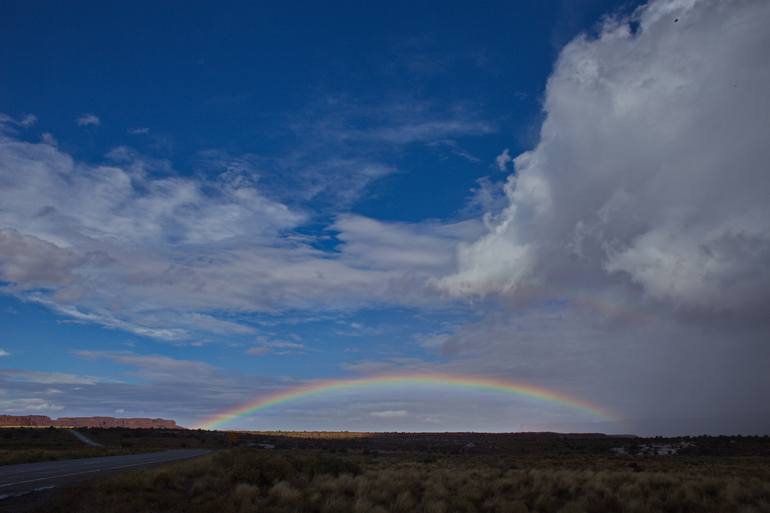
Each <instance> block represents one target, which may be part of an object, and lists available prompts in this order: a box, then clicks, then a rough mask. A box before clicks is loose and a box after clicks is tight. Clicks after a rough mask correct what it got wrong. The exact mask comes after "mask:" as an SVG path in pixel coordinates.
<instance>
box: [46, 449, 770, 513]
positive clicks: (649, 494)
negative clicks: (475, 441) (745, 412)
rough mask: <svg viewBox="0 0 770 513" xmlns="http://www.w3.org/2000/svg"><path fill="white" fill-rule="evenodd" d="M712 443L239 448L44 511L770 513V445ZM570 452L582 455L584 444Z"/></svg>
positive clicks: (115, 483)
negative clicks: (630, 450)
mask: <svg viewBox="0 0 770 513" xmlns="http://www.w3.org/2000/svg"><path fill="white" fill-rule="evenodd" d="M701 442H703V444H702V445H706V446H708V445H709V444H711V445H714V446H716V447H722V449H716V450H715V449H713V448H711V449H710V452H709V451H706V453H698V452H697V451H695V452H691V453H690V454H681V455H676V456H671V457H654V456H632V455H624V456H618V455H611V454H606V453H605V452H604V449H600V448H598V447H597V446H596V444H595V443H594V441H590V443H588V446H587V447H588V450H586V451H582V452H581V451H579V450H573V451H567V452H565V451H564V446H563V445H561V446H560V445H559V444H552V445H549V444H548V443H538V445H537V447H539V450H538V451H528V452H519V451H516V450H513V448H514V447H515V445H516V444H514V443H511V445H510V446H509V447H507V448H506V450H504V451H498V454H493V453H486V452H483V451H482V452H479V453H473V452H470V453H467V452H466V453H457V452H456V451H452V450H450V449H449V448H447V447H440V446H439V447H438V448H437V449H435V450H429V451H426V450H413V449H409V450H400V451H383V450H372V449H368V448H367V449H359V448H355V447H353V448H345V447H337V448H334V449H317V448H315V449H314V448H287V449H277V450H263V449H257V448H248V447H236V448H231V449H227V450H223V451H219V452H217V453H213V454H211V455H208V456H205V457H203V458H200V459H197V460H192V461H187V462H181V463H178V464H173V465H169V466H164V467H161V468H155V469H149V470H141V471H132V472H128V473H123V474H120V475H115V476H112V477H107V478H104V479H101V480H97V481H92V482H88V483H83V484H80V485H77V486H75V487H73V488H69V489H62V490H60V491H58V492H57V493H55V494H54V496H53V497H52V501H51V502H50V503H47V504H46V505H45V508H43V509H40V511H41V512H42V511H45V512H61V513H64V512H66V513H92V512H93V513H95V512H104V511H110V512H115V513H123V512H125V513H129V512H130V513H134V512H137V511H142V512H167V513H171V512H180V513H181V512H185V513H196V512H201V513H202V512H213V511H216V512H222V513H247V512H258V511H259V512H276V513H281V512H286V513H289V512H292V513H297V512H308V513H310V512H314V513H315V512H318V513H347V512H349V513H388V512H390V513H397V512H403V513H415V512H425V513H462V512H465V513H474V512H478V513H482V512H501V513H526V512H540V513H551V512H553V513H580V512H585V513H606V512H627V513H646V512H672V513H673V512H698V513H709V512H714V513H717V512H719V513H723V512H744V513H750V512H752V513H753V512H764V511H770V465H768V463H770V458H768V455H767V454H766V453H762V451H761V450H760V451H757V448H758V447H767V445H768V442H767V439H744V440H740V439H739V440H734V439H726V440H716V439H702V440H701ZM522 443H523V442H522ZM631 443H635V442H631ZM571 444H572V446H577V447H578V448H579V447H580V445H581V442H580V441H579V440H577V441H575V440H573V441H571ZM549 447H551V448H549ZM695 447H697V444H696V445H695ZM573 448H574V447H573ZM747 448H750V449H747ZM720 451H721V452H720Z"/></svg>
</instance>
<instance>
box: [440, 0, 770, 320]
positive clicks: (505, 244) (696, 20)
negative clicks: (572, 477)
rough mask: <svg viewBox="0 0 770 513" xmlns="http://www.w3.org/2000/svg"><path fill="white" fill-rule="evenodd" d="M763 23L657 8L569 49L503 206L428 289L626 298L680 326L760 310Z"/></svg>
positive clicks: (769, 84) (752, 16) (683, 7)
mask: <svg viewBox="0 0 770 513" xmlns="http://www.w3.org/2000/svg"><path fill="white" fill-rule="evenodd" d="M768 23H770V4H768V3H767V2H763V1H735V2H722V1H717V0H688V1H683V0H662V1H657V2H652V3H650V4H649V5H647V6H644V7H642V8H640V9H639V10H638V11H637V12H636V13H634V15H633V16H631V17H630V18H623V19H608V20H607V21H606V22H605V23H604V25H603V27H602V28H601V30H600V33H599V34H598V35H597V36H596V37H589V36H583V37H579V38H577V39H576V40H574V41H572V42H571V43H570V44H568V45H567V46H566V47H565V48H564V49H563V51H562V52H561V55H560V57H559V59H558V61H557V63H556V66H555V69H554V72H553V74H552V76H551V77H550V79H549V81H548V85H547V88H546V93H545V102H544V109H545V112H546V118H545V121H544V123H543V126H542V130H541V134H540V140H539V143H538V144H537V146H536V147H535V148H534V149H533V150H532V151H529V152H525V153H522V154H520V155H518V156H517V157H516V158H515V159H514V163H515V174H513V175H511V176H510V177H509V179H508V182H507V184H506V193H507V196H508V200H509V205H508V206H507V208H506V209H505V210H504V211H503V212H501V213H500V214H499V216H498V217H497V218H496V219H493V220H492V223H491V227H490V231H489V233H488V234H487V235H485V236H484V237H482V238H481V239H479V240H477V241H476V242H474V243H472V244H467V245H464V246H463V247H462V248H461V249H460V251H459V258H460V262H461V264H460V267H459V270H458V272H457V273H455V274H452V275H450V276H447V277H445V278H443V279H441V280H440V281H439V282H438V284H439V286H440V287H442V288H443V289H444V290H446V291H448V292H449V293H450V294H452V295H457V296H479V295H487V294H494V293H503V294H507V295H513V296H516V295H517V294H519V293H522V292H526V291H530V290H532V289H533V288H540V289H545V290H547V291H551V292H552V291H553V290H554V289H558V290H559V291H561V292H563V293H565V294H569V291H574V290H585V289H586V288H592V289H605V292H606V289H616V288H618V287H624V288H625V289H634V288H635V289H637V290H638V291H639V292H641V294H639V296H641V297H642V298H644V299H646V300H650V301H654V302H658V303H660V304H663V305H666V306H667V307H673V308H675V309H677V310H678V311H683V312H688V313H704V312H707V313H713V312H720V313H729V314H730V315H734V314H736V313H741V314H747V315H756V314H758V313H759V312H761V311H767V307H768V306H770V271H769V270H768V268H767V266H766V263H767V262H768V261H770V201H769V200H770V171H768V162H770V144H768V132H767V127H768V125H767V120H768V119H770V101H768V95H767V91H768V90H770V66H768V60H767V49H768V48H770V31H768V30H767V26H768ZM591 293H592V294H601V293H604V292H602V291H601V290H600V291H595V292H591Z"/></svg>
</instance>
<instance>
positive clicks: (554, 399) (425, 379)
mask: <svg viewBox="0 0 770 513" xmlns="http://www.w3.org/2000/svg"><path fill="white" fill-rule="evenodd" d="M383 385H439V386H447V387H457V388H464V389H474V390H481V391H492V392H502V393H506V394H514V395H518V396H521V397H527V398H531V399H537V400H541V401H546V402H550V403H553V404H558V405H561V406H565V407H568V408H571V409H573V410H577V411H580V412H583V413H587V414H589V415H591V416H595V417H598V418H600V419H602V420H613V419H614V417H613V416H612V415H611V414H609V413H608V412H607V411H605V410H604V409H602V408H600V407H599V406H596V405H594V404H591V403H589V402H587V401H583V400H581V399H577V398H575V397H570V396H568V395H566V394H563V393H560V392H556V391H554V390H549V389H547V388H543V387H539V386H536V385H529V384H526V383H516V382H513V381H506V380H502V379H491V378H483V377H476V376H463V375H452V374H436V373H430V374H397V375H384V376H372V377H366V378H353V379H334V380H324V381H314V382H312V383H309V384H304V385H300V386H296V387H292V388H289V389H285V390H282V391H279V392H273V393H268V394H265V395H263V396H260V397H258V398H257V399H255V400H253V401H251V402H249V403H245V404H241V405H240V406H236V407H235V408H231V409H229V410H226V411H224V412H220V413H218V414H216V415H214V416H212V417H210V418H208V419H206V420H204V421H203V422H202V423H200V425H199V426H198V427H200V428H201V429H217V428H221V427H222V426H223V425H224V424H227V423H229V422H230V421H232V420H235V419H237V418H239V417H242V416H244V415H249V414H251V413H254V412H257V411H260V410H264V409H265V408H269V407H271V406H274V405H277V404H282V403H286V402H289V401H293V400H295V399H301V398H305V397H310V396H314V395H319V394H323V393H325V392H332V391H338V390H350V389H359V388H364V387H366V388H369V387H377V386H383Z"/></svg>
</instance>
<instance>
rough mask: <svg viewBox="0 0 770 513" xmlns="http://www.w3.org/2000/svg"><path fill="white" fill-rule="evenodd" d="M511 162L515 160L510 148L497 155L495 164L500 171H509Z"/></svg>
mask: <svg viewBox="0 0 770 513" xmlns="http://www.w3.org/2000/svg"><path fill="white" fill-rule="evenodd" d="M511 162H513V157H511V151H510V150H509V149H508V148H506V149H504V150H503V152H502V153H501V154H500V155H498V156H497V157H495V164H497V169H499V170H500V171H508V164H510V163H511Z"/></svg>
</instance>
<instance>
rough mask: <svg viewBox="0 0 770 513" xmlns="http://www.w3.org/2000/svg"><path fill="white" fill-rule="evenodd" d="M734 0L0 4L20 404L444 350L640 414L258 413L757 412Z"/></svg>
mask: <svg viewBox="0 0 770 513" xmlns="http://www.w3.org/2000/svg"><path fill="white" fill-rule="evenodd" d="M718 4H719V3H718V2H712V1H709V0H694V1H692V2H685V1H675V0H656V1H653V2H650V3H649V4H644V3H643V2H627V1H624V2H610V1H598V0H597V1H593V0H592V1H585V2H571V1H566V0H561V1H548V2H498V3H494V2H493V3H484V4H478V5H470V4H468V3H450V4H437V3H431V2H420V3H414V2H409V3H405V2H404V3H401V2H396V3H387V4H381V5H373V4H360V3H337V4H334V5H326V4H324V5H321V4H318V3H305V4H292V5H278V4H273V5H267V4H264V3H262V4H229V5H221V4H206V3H204V2H200V3H195V5H190V4H189V2H186V3H182V2H179V3H172V2H168V3H164V4H163V5H162V6H158V5H156V4H152V3H144V2H135V3H132V5H124V6H120V7H116V6H114V5H110V4H105V3H103V2H76V3H74V4H72V3H68V4H67V5H63V4H61V3H57V2H7V3H5V4H3V6H2V8H0V9H1V10H2V13H1V14H2V15H0V48H2V50H0V62H1V63H2V70H3V71H2V77H3V78H2V80H0V113H2V114H0V139H1V140H0V142H2V150H0V188H2V192H0V292H1V293H2V294H0V350H2V352H0V354H3V356H1V357H0V379H2V381H0V384H2V385H3V388H2V389H1V390H0V391H2V394H0V411H3V412H5V411H7V412H9V413H38V414H49V415H53V416H56V415H76V414H83V415H85V414H89V415H93V414H116V415H125V416H165V417H174V418H176V419H177V420H179V421H180V422H182V423H185V424H193V423H195V422H197V421H198V420H200V419H201V418H205V417H206V416H209V415H212V414H214V413H216V412H217V411H220V410H224V409H227V408H230V407H232V406H234V405H237V404H240V403H242V402H248V401H249V400H250V399H252V398H254V397H257V396H259V395H260V394H265V393H268V392H270V391H275V390H280V389H282V388H285V387H291V386H293V385H296V384H300V383H304V382H307V381H309V380H314V379H322V378H341V377H355V376H366V375H372V374H381V373H403V372H450V373H456V374H472V375H478V376H485V377H495V378H504V379H510V380H517V381H523V382H527V383H531V384H534V385H538V386H544V387H548V388H552V389H554V390H559V391H562V392H564V393H568V394H570V395H574V396H575V397H579V398H582V399H585V400H589V401H592V402H594V403H596V404H598V405H601V406H602V407H604V408H606V409H608V410H610V411H613V412H615V413H616V416H617V417H618V419H621V422H617V423H615V424H611V423H610V424H608V423H606V422H605V423H602V422H600V420H598V419H594V418H587V417H585V416H584V415H583V413H581V412H575V411H569V410H565V409H564V408H561V407H558V406H555V405H552V404H533V403H532V402H531V401H522V400H520V399H517V398H511V397H499V396H494V395H492V396H489V397H487V396H483V394H482V395H479V394H478V393H475V394H474V393H471V392H468V393H461V394H459V395H458V396H457V397H453V396H451V395H447V394H439V395H438V396H436V392H435V391H431V390H424V391H423V390H414V391H412V392H411V393H410V394H408V395H407V396H404V394H403V393H401V394H396V396H392V397H391V396H388V394H387V391H382V392H378V393H376V394H374V395H372V393H371V392H370V393H369V395H367V394H366V393H363V392H362V393H360V394H354V397H353V398H352V399H351V397H349V396H345V397H335V396H333V395H332V396H329V397H324V398H322V399H319V400H318V402H316V403H313V404H304V403H303V404H301V405H300V406H301V408H300V407H294V408H292V407H289V406H286V407H281V408H276V409H275V410H271V411H270V412H265V413H264V414H263V415H262V416H256V417H250V418H244V419H241V420H240V421H239V422H240V424H239V426H240V427H259V428H276V429H287V428H296V429H300V428H303V429H304V428H324V429H378V430H388V429H411V430H451V429H477V430H484V429H487V430H516V429H540V428H543V429H546V428H548V429H575V430H582V429H587V430H619V431H620V430H629V429H631V430H641V431H644V430H647V431H649V432H665V431H667V430H668V431H672V430H679V431H682V430H685V431H686V430H693V429H706V430H708V429H711V430H718V431H724V430H730V429H733V430H739V431H740V430H744V431H762V430H763V429H765V428H766V427H767V426H768V419H770V414H768V411H767V409H766V407H759V406H758V405H759V404H761V401H758V400H757V398H759V397H761V396H762V394H763V393H764V391H767V390H770V382H768V379H767V378H766V377H763V367H762V366H761V365H759V364H758V363H757V362H761V361H766V359H765V358H766V357H767V356H768V353H767V349H766V348H765V345H763V344H762V343H761V342H760V341H761V340H763V339H765V337H766V335H767V334H768V325H767V323H766V322H765V321H764V320H763V316H762V312H763V311H766V310H765V308H766V306H767V305H768V304H770V303H768V296H767V292H766V290H768V288H767V287H765V286H764V285H765V284H766V280H767V273H766V271H762V270H761V269H762V262H763V261H765V257H766V256H767V255H768V254H770V253H768V248H770V245H769V243H768V237H767V233H768V231H767V228H768V226H767V224H766V219H767V218H770V216H767V215H765V214H767V207H766V205H765V203H766V192H767V180H766V173H765V172H764V171H762V165H761V164H759V163H760V162H763V159H764V157H765V156H766V155H765V154H766V153H767V150H766V149H764V146H766V145H763V144H762V142H761V139H762V136H759V137H754V136H751V135H748V136H747V134H760V133H763V132H762V129H761V127H762V126H763V123H764V122H763V121H762V120H763V119H765V118H763V116H764V111H765V110H766V109H767V102H766V101H764V102H763V100H762V95H761V93H760V91H761V90H763V81H765V80H767V74H766V71H767V63H766V62H765V60H763V59H762V57H761V52H760V51H759V48H762V46H763V44H764V42H766V40H767V35H766V32H767V31H766V30H763V29H762V25H761V24H760V22H761V21H762V20H765V21H770V20H768V17H767V16H768V9H767V8H766V6H763V5H762V2H746V3H745V4H741V6H734V7H732V8H724V7H720V6H719V5H718ZM680 18H681V21H680ZM674 20H676V21H674ZM720 20H721V21H720ZM731 20H732V21H731ZM750 20H757V21H755V22H752V21H750ZM752 23H754V24H752ZM720 24H721V25H720ZM717 33H719V34H720V37H721V38H723V39H724V40H725V41H726V43H725V45H724V47H723V48H720V49H714V48H712V47H711V43H709V41H713V40H714V37H715V34H717ZM746 69H748V70H750V72H745V70H746ZM741 70H743V71H741ZM717 71H718V72H719V73H720V74H719V76H717V75H716V73H717ZM703 84H709V86H708V87H704V86H703ZM728 105H730V106H732V107H731V109H730V110H727V111H726V110H725V109H726V106H728ZM763 109H764V110H763ZM717 124H719V125H720V126H724V127H727V128H728V129H730V130H725V132H719V133H716V132H713V131H711V130H710V129H709V127H711V126H717ZM731 127H732V128H731ZM730 132H732V134H731V133H730ZM672 141H677V142H678V143H679V144H672V143H671V142H672ZM725 167H730V168H731V169H734V171H733V174H732V176H731V177H730V180H729V181H727V177H725V174H724V173H723V172H722V169H725ZM747 276H754V277H755V278H754V279H747V278H746V277H747ZM756 277H758V278H756ZM726 284H727V285H726ZM736 326H740V329H736ZM672 340H676V341H677V342H676V343H669V341H672ZM704 347H706V348H707V349H706V350H703V348H704ZM695 353H697V354H698V357H697V358H695V359H691V358H690V357H689V356H688V355H692V354H695ZM683 362H684V363H683ZM703 372H709V373H710V375H711V376H712V378H711V380H710V381H709V384H708V386H706V387H705V389H704V388H703V387H699V386H696V385H695V382H696V381H697V379H698V378H697V376H699V375H701V374H702V373H703ZM739 375H740V377H737V376H739ZM620 389H622V390H624V391H625V392H624V393H622V394H621V393H618V390H620ZM671 390H676V391H677V392H676V393H671V392H670V391H671ZM295 406H296V405H295ZM382 412H398V414H397V415H396V414H394V415H391V414H385V415H381V413H382ZM729 418H732V419H736V418H739V419H741V420H740V422H737V421H736V422H734V423H733V424H730V422H728V421H726V420H725V419H729ZM692 419H700V420H697V421H693V420H692ZM704 419H705V420H704ZM682 426H685V427H682ZM696 426H697V427H696Z"/></svg>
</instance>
